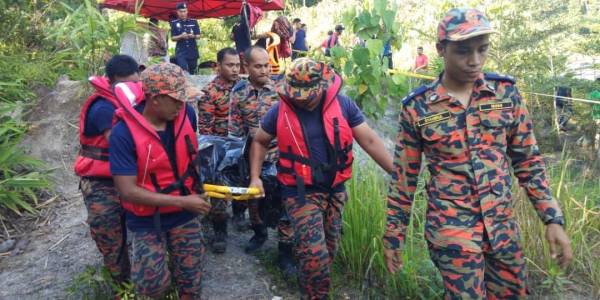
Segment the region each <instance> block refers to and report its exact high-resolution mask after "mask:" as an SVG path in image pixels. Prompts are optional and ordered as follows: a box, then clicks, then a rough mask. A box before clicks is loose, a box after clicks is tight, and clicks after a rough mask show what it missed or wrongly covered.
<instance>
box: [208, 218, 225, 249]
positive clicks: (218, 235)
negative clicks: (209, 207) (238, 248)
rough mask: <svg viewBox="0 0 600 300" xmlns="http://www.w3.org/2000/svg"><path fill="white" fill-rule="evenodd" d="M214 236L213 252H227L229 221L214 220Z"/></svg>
mask: <svg viewBox="0 0 600 300" xmlns="http://www.w3.org/2000/svg"><path fill="white" fill-rule="evenodd" d="M213 230H214V233H215V235H214V237H213V240H212V244H211V251H212V252H213V253H225V250H227V221H220V222H213Z"/></svg>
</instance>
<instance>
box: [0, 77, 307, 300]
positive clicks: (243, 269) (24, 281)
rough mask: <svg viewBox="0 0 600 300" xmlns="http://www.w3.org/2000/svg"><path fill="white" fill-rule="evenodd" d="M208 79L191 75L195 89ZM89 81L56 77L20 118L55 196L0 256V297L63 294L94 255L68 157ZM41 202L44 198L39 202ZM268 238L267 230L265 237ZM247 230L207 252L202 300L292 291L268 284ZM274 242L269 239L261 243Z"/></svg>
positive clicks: (289, 294)
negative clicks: (219, 250)
mask: <svg viewBox="0 0 600 300" xmlns="http://www.w3.org/2000/svg"><path fill="white" fill-rule="evenodd" d="M208 80H209V78H207V77H200V76H197V77H196V78H194V80H193V82H194V84H195V85H196V86H199V87H201V86H203V85H204V84H206V83H207V81H208ZM90 91H91V90H90V89H89V85H88V84H87V83H85V82H76V81H71V80H68V79H67V78H61V79H60V80H59V81H58V83H57V85H56V88H55V89H54V90H53V91H40V101H39V103H38V104H37V106H36V107H35V108H34V109H33V110H32V112H31V113H30V114H29V116H28V121H29V122H31V124H32V129H31V131H30V133H29V135H28V136H27V138H26V139H25V140H24V142H23V149H25V151H27V152H28V153H30V154H32V155H33V156H35V157H38V158H40V159H42V160H44V161H45V162H46V163H47V164H48V165H49V167H51V168H53V169H54V171H53V172H52V177H51V178H52V182H53V185H54V192H55V194H56V196H57V198H49V199H50V200H52V201H53V202H52V204H49V205H48V206H49V207H50V208H49V209H47V210H46V211H44V213H43V217H42V218H38V220H36V222H33V223H31V226H30V227H31V228H32V229H31V231H30V232H27V233H23V234H21V235H20V236H19V237H18V240H19V241H20V245H21V246H22V249H21V251H22V253H20V254H18V255H13V256H10V255H9V256H7V257H4V258H0V282H2V289H0V299H67V298H75V296H69V295H68V294H67V292H66V288H67V287H69V285H70V284H71V281H72V280H73V278H74V277H75V276H76V275H77V274H79V273H80V272H82V271H84V269H85V267H86V266H88V265H92V266H98V265H100V264H101V257H100V255H99V253H98V251H97V249H96V247H95V244H94V242H93V241H92V239H91V237H90V234H89V228H88V226H87V224H86V223H85V220H86V216H87V213H86V209H85V206H84V204H83V200H82V198H81V193H80V192H79V190H78V178H77V177H76V176H75V175H74V174H73V172H72V162H73V159H74V157H75V154H76V152H77V150H78V129H77V128H78V126H79V111H80V108H81V105H82V104H83V102H84V101H85V99H86V98H87V96H88V95H89V93H90ZM45 200H48V199H45ZM271 236H274V235H271ZM249 238H250V233H249V232H246V233H237V232H234V231H230V237H229V241H228V249H227V253H226V254H224V255H219V256H215V255H213V254H212V253H210V252H209V251H207V255H206V257H205V258H206V259H205V261H206V265H205V272H204V274H205V275H204V278H203V291H204V292H203V293H204V295H205V297H206V299H271V298H273V297H274V296H282V297H283V298H285V299H295V298H297V295H294V294H293V292H290V291H287V290H285V288H284V289H280V287H274V284H273V281H272V278H271V277H270V275H269V274H267V272H266V270H265V269H264V268H263V267H262V266H261V265H260V264H259V262H258V260H257V258H255V257H254V256H249V255H246V254H245V253H244V252H243V250H242V247H243V245H244V244H245V243H246V241H247V240H248V239H249ZM269 247H271V248H273V247H276V245H275V242H274V241H273V240H272V239H271V240H270V241H269V243H268V244H267V248H269Z"/></svg>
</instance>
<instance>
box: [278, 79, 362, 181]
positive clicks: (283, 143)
mask: <svg viewBox="0 0 600 300" xmlns="http://www.w3.org/2000/svg"><path fill="white" fill-rule="evenodd" d="M340 88H341V79H340V77H339V76H335V83H334V84H333V85H332V86H331V87H330V88H329V89H328V90H327V92H326V95H325V100H324V103H323V109H322V112H321V114H322V118H323V126H324V127H325V134H326V136H327V141H328V142H329V145H330V146H331V148H332V149H333V157H330V159H331V160H332V161H331V162H330V163H329V168H330V170H331V168H333V170H335V179H334V181H333V185H332V187H333V186H336V185H338V184H340V183H343V182H344V181H346V180H348V179H350V178H351V177H352V161H353V157H352V142H353V141H354V139H353V136H352V128H350V125H349V124H348V121H347V120H346V118H345V117H344V115H343V114H342V109H341V106H340V103H339V102H338V99H337V94H338V92H339V90H340ZM281 99H282V101H280V102H279V103H280V104H279V113H278V116H277V144H278V147H279V161H278V162H277V179H278V180H279V181H280V182H281V183H282V184H284V185H286V186H297V187H299V188H302V187H303V186H304V185H312V184H313V182H316V181H320V180H319V179H322V178H323V177H322V176H323V167H324V166H323V164H320V163H318V162H316V161H314V160H313V159H311V157H310V151H309V148H308V146H307V144H308V143H307V142H306V136H305V135H304V132H303V126H302V124H301V123H300V120H299V119H298V116H297V115H296V113H295V112H294V109H293V106H292V104H291V103H290V102H289V101H290V100H288V99H286V98H285V97H281Z"/></svg>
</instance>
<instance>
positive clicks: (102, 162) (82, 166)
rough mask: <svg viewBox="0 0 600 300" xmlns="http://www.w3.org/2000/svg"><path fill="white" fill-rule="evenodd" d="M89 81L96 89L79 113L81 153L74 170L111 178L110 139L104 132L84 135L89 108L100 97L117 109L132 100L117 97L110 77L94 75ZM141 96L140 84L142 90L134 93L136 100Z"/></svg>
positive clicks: (78, 173) (91, 175)
mask: <svg viewBox="0 0 600 300" xmlns="http://www.w3.org/2000/svg"><path fill="white" fill-rule="evenodd" d="M89 81H90V84H91V85H92V86H93V87H94V88H95V89H96V91H95V92H94V93H93V94H92V95H91V96H90V97H89V98H88V99H87V101H86V102H85V103H84V104H83V107H82V108H81V112H80V114H79V144H80V148H79V153H78V155H77V157H76V158H75V164H74V170H75V174H77V176H81V177H99V178H110V177H111V175H110V167H109V164H108V140H106V138H105V137H104V134H99V135H96V136H91V137H89V136H85V135H84V129H85V123H86V119H87V117H88V110H89V109H90V107H91V106H92V104H93V103H94V102H95V101H96V100H98V98H99V97H102V98H104V99H106V100H108V102H110V103H111V104H112V105H113V106H114V107H115V109H117V108H119V107H121V106H122V105H129V103H130V102H129V101H128V102H121V101H119V100H118V99H117V98H115V96H114V94H113V93H112V91H111V86H110V83H109V82H108V78H106V77H97V76H93V77H90V78H89ZM138 85H140V84H138ZM141 97H143V93H141V85H140V92H139V93H138V94H137V95H134V100H135V99H136V98H137V99H140V98H141ZM92 117H93V116H92Z"/></svg>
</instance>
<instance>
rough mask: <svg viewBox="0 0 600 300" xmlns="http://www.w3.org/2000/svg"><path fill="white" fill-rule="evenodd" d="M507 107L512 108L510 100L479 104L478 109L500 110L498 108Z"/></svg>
mask: <svg viewBox="0 0 600 300" xmlns="http://www.w3.org/2000/svg"><path fill="white" fill-rule="evenodd" d="M508 108H513V103H512V101H509V102H500V103H486V104H480V105H479V111H488V110H500V109H508Z"/></svg>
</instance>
